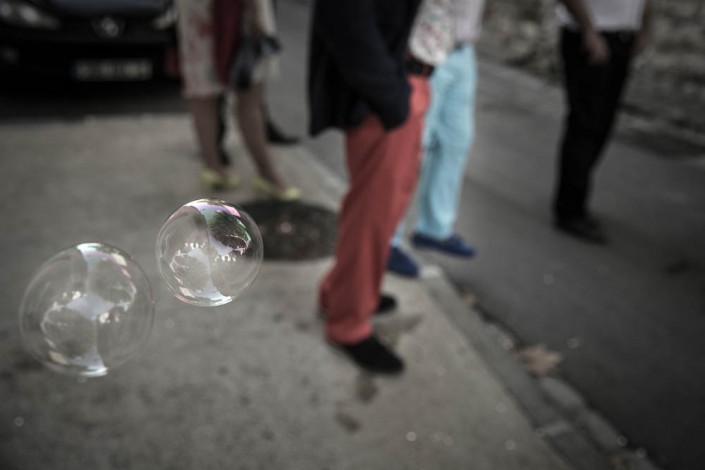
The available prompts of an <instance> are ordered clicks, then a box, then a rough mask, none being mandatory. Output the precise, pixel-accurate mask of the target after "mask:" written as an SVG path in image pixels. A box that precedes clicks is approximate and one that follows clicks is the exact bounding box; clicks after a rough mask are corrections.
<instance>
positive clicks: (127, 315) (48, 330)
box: [19, 243, 154, 378]
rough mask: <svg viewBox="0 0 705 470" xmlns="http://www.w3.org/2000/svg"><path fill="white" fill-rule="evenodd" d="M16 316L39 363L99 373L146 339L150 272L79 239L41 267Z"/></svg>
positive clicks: (121, 253)
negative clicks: (80, 242) (147, 273)
mask: <svg viewBox="0 0 705 470" xmlns="http://www.w3.org/2000/svg"><path fill="white" fill-rule="evenodd" d="M19 314H20V332H21V335H22V342H23V343H24V345H25V347H26V348H27V350H28V351H29V352H30V353H31V354H32V355H33V356H34V357H36V358H37V359H38V360H39V361H40V362H42V363H43V364H44V365H46V366H47V367H49V368H50V369H52V370H54V371H56V372H60V373H62V374H65V375H70V376H77V377H80V378H82V377H100V376H103V375H105V374H107V373H108V371H109V370H111V369H113V368H115V367H117V366H119V365H120V364H123V363H125V362H126V361H127V360H129V359H130V358H131V357H133V356H134V355H135V354H136V353H137V351H138V350H139V349H140V347H141V346H142V345H143V344H144V343H145V342H146V340H147V338H148V337H149V333H150V331H151V328H152V323H153V320H154V300H153V297H152V288H151V286H150V284H149V280H148V279H147V276H146V275H145V274H144V272H143V271H142V268H140V266H139V265H138V264H137V263H136V262H135V261H133V260H132V258H131V257H130V256H129V255H128V254H127V253H125V252H124V251H122V250H120V249H119V248H115V247H113V246H110V245H106V244H103V243H82V244H80V245H76V246H74V247H72V248H69V249H66V250H63V251H61V252H60V253H58V254H56V255H54V256H53V257H51V258H50V259H49V260H48V261H46V262H45V263H44V264H43V265H42V266H40V267H39V269H38V270H37V271H36V272H35V273H34V275H33V276H32V278H31V280H30V282H29V285H28V287H27V289H26V291H25V293H24V296H23V298H22V303H21V305H20V312H19Z"/></svg>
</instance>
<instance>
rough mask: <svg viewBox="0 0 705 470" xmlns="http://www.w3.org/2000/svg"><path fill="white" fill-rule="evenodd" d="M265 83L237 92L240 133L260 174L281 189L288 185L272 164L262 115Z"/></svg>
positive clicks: (236, 106) (236, 109) (236, 111)
mask: <svg viewBox="0 0 705 470" xmlns="http://www.w3.org/2000/svg"><path fill="white" fill-rule="evenodd" d="M263 94H264V87H263V85H262V84H261V83H260V84H256V85H253V86H252V88H250V89H249V90H247V91H238V92H237V104H236V105H235V113H236V117H237V122H238V125H239V126H240V133H241V134H242V138H243V140H244V141H245V146H246V147H247V150H248V151H249V152H250V155H251V156H252V159H253V160H254V163H255V165H256V166H257V171H258V172H259V174H260V176H261V177H262V178H264V179H265V180H267V181H269V182H270V183H271V184H272V185H274V186H275V187H277V188H278V189H280V190H285V189H286V185H285V184H284V181H283V180H282V179H281V177H280V176H279V174H278V173H277V172H276V170H275V169H274V166H273V165H272V159H271V156H270V154H269V150H268V149H267V138H266V134H265V128H264V117H263V115H262V98H263Z"/></svg>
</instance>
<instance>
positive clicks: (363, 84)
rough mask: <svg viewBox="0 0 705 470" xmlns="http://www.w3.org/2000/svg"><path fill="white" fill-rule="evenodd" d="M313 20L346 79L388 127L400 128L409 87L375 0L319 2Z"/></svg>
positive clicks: (406, 108) (403, 119)
mask: <svg viewBox="0 0 705 470" xmlns="http://www.w3.org/2000/svg"><path fill="white" fill-rule="evenodd" d="M314 17H315V18H316V21H317V24H316V27H317V28H318V30H319V32H320V34H321V37H322V39H323V41H324V42H325V44H326V45H327V47H328V48H329V50H330V51H331V53H332V55H333V57H334V60H335V63H336V65H337V66H338V68H339V70H340V72H341V74H342V76H343V79H344V80H345V81H346V82H347V83H348V84H349V85H350V86H351V87H352V88H353V89H354V90H355V91H356V92H357V93H358V94H359V95H360V96H361V97H362V98H363V99H364V100H365V101H366V102H367V104H368V105H369V106H370V108H372V110H373V111H374V112H375V113H376V114H377V115H378V116H379V117H380V119H381V121H382V123H383V125H384V127H385V128H387V129H391V128H394V127H397V126H399V125H401V124H402V123H403V122H404V121H405V120H406V117H407V114H408V112H409V94H410V87H409V85H408V83H407V82H406V80H405V79H404V77H403V75H402V74H400V73H399V64H398V63H397V60H398V59H396V58H395V57H394V56H393V55H392V53H391V52H390V50H389V47H388V46H387V44H386V42H385V40H384V36H383V35H382V32H381V31H380V29H379V26H378V21H377V18H376V11H375V6H374V0H319V1H318V2H316V11H315V15H314Z"/></svg>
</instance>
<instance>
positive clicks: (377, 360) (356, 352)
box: [333, 334, 404, 375]
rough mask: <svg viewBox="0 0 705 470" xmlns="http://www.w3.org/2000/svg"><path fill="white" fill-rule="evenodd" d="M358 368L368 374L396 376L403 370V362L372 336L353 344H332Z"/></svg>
mask: <svg viewBox="0 0 705 470" xmlns="http://www.w3.org/2000/svg"><path fill="white" fill-rule="evenodd" d="M333 345H334V346H336V347H337V348H339V349H340V350H341V351H342V352H344V353H345V354H347V355H348V356H349V357H350V358H351V359H352V360H353V361H354V362H355V364H357V365H358V366H360V367H361V368H363V369H364V370H366V371H369V372H375V373H378V374H388V375H396V374H400V373H401V372H402V371H403V370H404V362H402V360H401V359H400V358H399V357H397V355H396V354H394V352H392V351H391V350H390V349H389V348H387V347H386V346H385V345H384V344H382V343H381V342H380V341H379V340H378V339H377V336H375V335H374V334H372V335H370V336H368V337H367V338H365V339H363V340H362V341H360V342H359V343H355V344H338V343H333Z"/></svg>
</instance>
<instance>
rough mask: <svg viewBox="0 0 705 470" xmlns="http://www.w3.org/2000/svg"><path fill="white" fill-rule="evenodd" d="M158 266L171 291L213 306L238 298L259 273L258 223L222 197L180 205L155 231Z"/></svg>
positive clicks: (189, 301)
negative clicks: (157, 231)
mask: <svg viewBox="0 0 705 470" xmlns="http://www.w3.org/2000/svg"><path fill="white" fill-rule="evenodd" d="M156 255H157V267H158V269H159V274H160V275H161V277H162V279H163V280H164V282H165V283H166V285H167V287H168V288H169V290H170V291H171V293H172V294H174V296H175V297H176V298H177V299H179V300H181V301H182V302H185V303H187V304H191V305H197V306H201V307H215V306H217V305H224V304H226V303H228V302H231V301H232V300H234V299H236V298H237V297H239V296H240V295H241V294H242V293H243V292H244V291H245V289H247V288H248V287H249V286H250V285H251V284H252V283H253V282H254V280H255V278H257V275H258V274H259V270H260V268H261V267H262V259H263V256H264V251H263V246H262V236H261V235H260V231H259V229H258V228H257V224H256V223H255V222H254V220H252V218H251V217H250V216H249V215H248V214H247V213H246V212H245V211H243V210H242V209H241V208H239V207H238V206H236V205H235V204H231V203H229V202H225V201H222V200H220V199H198V200H196V201H191V202H189V203H187V204H184V205H183V206H181V207H179V208H178V209H177V210H176V211H174V213H172V214H171V215H170V216H169V218H167V220H166V221H165V222H164V224H163V225H162V227H161V229H160V230H159V234H158V235H157V247H156Z"/></svg>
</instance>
